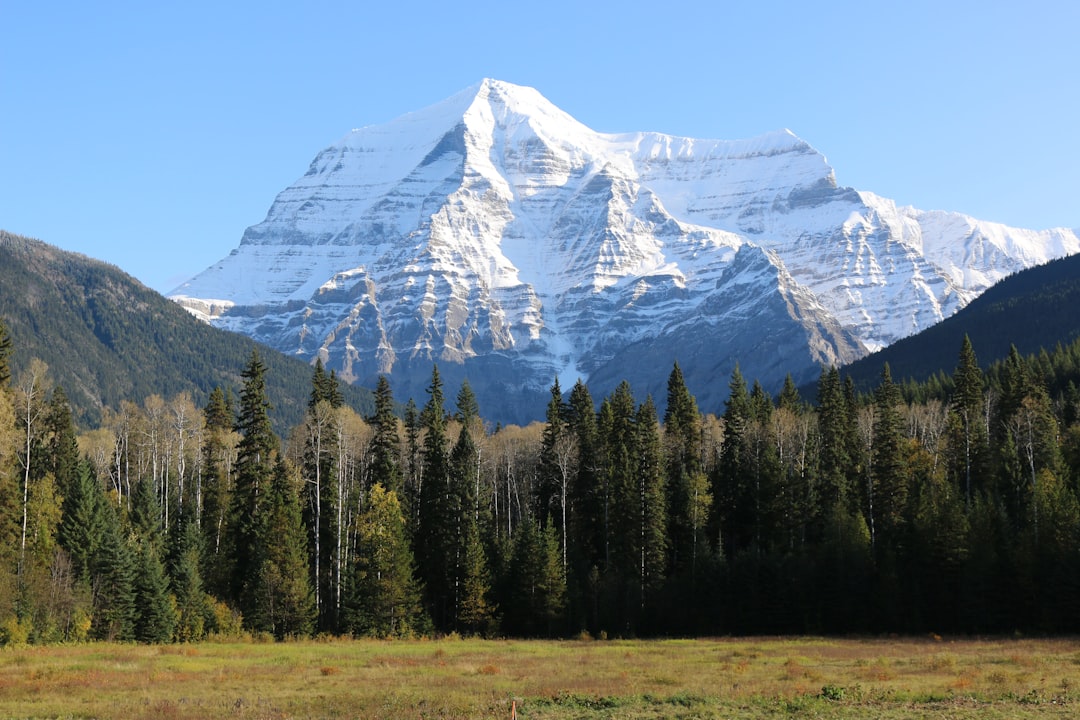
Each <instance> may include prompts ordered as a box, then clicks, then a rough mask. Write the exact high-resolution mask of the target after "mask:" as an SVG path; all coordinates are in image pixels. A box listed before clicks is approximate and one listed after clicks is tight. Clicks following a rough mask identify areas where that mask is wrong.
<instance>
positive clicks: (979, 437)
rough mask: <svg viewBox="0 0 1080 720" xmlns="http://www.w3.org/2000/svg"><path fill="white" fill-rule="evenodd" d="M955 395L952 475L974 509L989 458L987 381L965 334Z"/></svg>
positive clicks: (950, 434)
mask: <svg viewBox="0 0 1080 720" xmlns="http://www.w3.org/2000/svg"><path fill="white" fill-rule="evenodd" d="M952 379H953V388H954V390H953V395H952V400H951V402H950V403H949V417H948V426H947V433H948V439H949V444H948V448H949V452H948V457H949V464H950V471H951V474H952V475H953V476H954V477H955V478H956V481H957V485H958V486H959V487H960V489H961V491H962V492H963V494H964V499H965V503H966V505H967V507H969V508H970V507H971V505H972V502H973V498H974V495H975V493H976V492H978V491H979V490H981V489H982V488H981V487H977V486H976V484H977V481H979V480H981V478H982V477H983V476H984V474H985V472H986V471H985V468H984V462H985V458H986V454H987V450H988V447H987V442H988V435H987V432H986V422H985V414H986V400H985V395H984V385H985V380H984V378H983V373H982V370H981V369H980V368H979V361H978V359H977V358H976V356H975V349H974V348H973V347H972V345H971V339H970V338H969V337H968V336H967V335H966V334H965V335H964V340H963V343H962V344H961V346H960V355H959V357H958V359H957V363H956V370H955V371H954V372H953V376H952Z"/></svg>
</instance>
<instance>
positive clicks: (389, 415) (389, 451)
mask: <svg viewBox="0 0 1080 720" xmlns="http://www.w3.org/2000/svg"><path fill="white" fill-rule="evenodd" d="M372 424H373V425H374V428H375V435H374V437H373V438H372V440H371V483H372V485H382V486H383V488H384V489H385V491H386V492H392V493H394V494H395V495H396V496H397V499H398V501H399V502H400V501H401V492H402V490H403V488H404V478H403V473H402V470H401V437H400V436H399V435H398V420H397V417H395V415H394V395H393V393H392V392H391V390H390V381H389V380H387V379H386V376H385V375H380V376H379V380H378V382H377V383H376V385H375V417H374V418H373V419H372ZM405 516H406V517H407V516H408V511H407V510H405Z"/></svg>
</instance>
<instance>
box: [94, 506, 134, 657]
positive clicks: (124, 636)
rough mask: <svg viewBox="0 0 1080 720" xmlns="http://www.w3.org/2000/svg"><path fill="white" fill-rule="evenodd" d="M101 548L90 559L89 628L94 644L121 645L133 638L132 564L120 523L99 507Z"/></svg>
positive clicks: (109, 509)
mask: <svg viewBox="0 0 1080 720" xmlns="http://www.w3.org/2000/svg"><path fill="white" fill-rule="evenodd" d="M102 508H103V511H102V514H101V519H102V532H101V544H100V545H99V547H98V548H97V551H96V552H94V554H93V555H92V556H91V558H90V576H91V585H92V587H93V590H94V595H93V598H94V615H93V622H92V625H91V628H90V633H91V635H92V636H93V637H94V638H95V639H97V640H111V641H123V640H132V639H134V637H135V572H136V568H135V562H134V558H133V557H132V553H131V547H130V545H129V543H128V542H127V539H126V538H125V537H124V535H123V530H122V529H121V527H120V519H119V518H118V517H117V513H116V511H115V509H114V508H113V507H112V505H110V504H107V503H106V504H103V506H102Z"/></svg>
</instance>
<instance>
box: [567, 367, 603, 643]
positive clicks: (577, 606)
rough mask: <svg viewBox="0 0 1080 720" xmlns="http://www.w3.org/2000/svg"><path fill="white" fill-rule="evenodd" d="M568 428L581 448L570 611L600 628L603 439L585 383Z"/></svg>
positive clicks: (579, 385) (574, 487)
mask: <svg viewBox="0 0 1080 720" xmlns="http://www.w3.org/2000/svg"><path fill="white" fill-rule="evenodd" d="M567 425H568V426H569V431H570V433H571V435H572V436H573V438H574V444H575V445H576V446H577V457H578V463H577V471H576V473H575V477H574V479H573V481H572V483H571V492H570V503H571V506H572V507H573V514H572V515H571V518H570V530H571V532H570V535H571V536H572V537H573V538H575V540H574V542H573V543H572V545H571V548H570V550H571V552H570V553H569V554H568V558H569V569H570V574H569V576H568V578H567V585H568V588H569V598H568V600H569V602H568V606H569V612H570V613H572V620H571V622H573V623H574V624H577V625H579V626H581V627H586V628H593V629H595V628H597V627H599V624H598V623H599V618H598V614H599V609H600V608H599V596H598V594H597V593H598V590H599V588H598V587H597V584H596V582H595V579H596V578H597V577H598V575H599V572H600V568H601V566H602V565H603V561H604V555H603V533H602V530H603V510H604V506H603V495H602V493H601V492H600V480H599V476H600V472H601V467H600V438H599V433H598V429H597V423H596V405H595V404H594V402H593V399H592V395H591V394H590V393H589V388H588V387H587V386H586V385H585V383H583V382H582V381H581V380H578V381H577V382H576V383H574V387H573V389H572V390H571V391H570V402H569V405H568V407H567Z"/></svg>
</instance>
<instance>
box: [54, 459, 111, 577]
mask: <svg viewBox="0 0 1080 720" xmlns="http://www.w3.org/2000/svg"><path fill="white" fill-rule="evenodd" d="M107 505H108V501H107V499H106V497H105V493H104V492H103V491H102V489H101V483H99V482H98V480H97V478H96V477H95V476H94V471H93V468H92V467H91V466H90V463H89V462H86V461H85V460H84V461H82V462H80V463H79V466H78V472H77V473H76V476H75V482H74V483H72V484H71V487H70V488H69V490H68V494H67V495H66V496H65V497H64V501H63V514H62V516H61V517H62V519H61V521H60V527H59V528H58V531H57V540H58V541H59V543H60V547H62V548H63V549H64V550H65V551H66V552H67V554H68V556H69V557H70V558H71V564H72V570H73V572H74V574H75V578H76V580H77V581H82V582H85V583H87V584H89V582H90V579H91V573H92V570H93V564H94V558H95V557H97V555H98V553H99V552H100V550H101V547H102V545H103V544H104V542H105V532H106V525H107V522H108V520H107V518H106V513H108V512H110V511H111V508H109V507H107Z"/></svg>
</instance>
